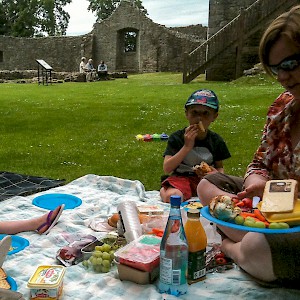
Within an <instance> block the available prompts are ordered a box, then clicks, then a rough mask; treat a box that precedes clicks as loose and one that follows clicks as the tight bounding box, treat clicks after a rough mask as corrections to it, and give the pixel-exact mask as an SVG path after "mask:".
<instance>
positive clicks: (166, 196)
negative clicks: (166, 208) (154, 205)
mask: <svg viewBox="0 0 300 300" xmlns="http://www.w3.org/2000/svg"><path fill="white" fill-rule="evenodd" d="M173 195H178V196H180V197H181V198H182V199H183V194H182V192H181V191H180V190H178V189H176V188H173V187H171V186H170V187H168V188H165V187H162V188H161V189H160V197H161V199H162V201H163V202H168V203H169V202H170V197H171V196H173Z"/></svg>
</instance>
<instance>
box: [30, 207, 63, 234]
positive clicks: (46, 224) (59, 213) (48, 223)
mask: <svg viewBox="0 0 300 300" xmlns="http://www.w3.org/2000/svg"><path fill="white" fill-rule="evenodd" d="M59 207H60V208H59V210H58V212H57V215H56V217H55V218H54V219H53V220H52V221H51V216H52V214H53V210H51V211H50V212H49V214H48V216H47V221H46V222H45V223H43V224H42V225H41V226H40V227H39V228H38V229H37V230H36V231H37V232H38V233H39V234H47V233H49V231H50V230H51V229H52V228H53V227H54V226H55V225H56V223H57V222H58V219H59V217H60V216H61V214H62V212H63V210H64V208H65V205H64V204H62V205H60V206H59ZM45 226H48V228H47V229H46V230H45V231H44V232H40V230H41V229H42V228H43V227H45Z"/></svg>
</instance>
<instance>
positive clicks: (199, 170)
mask: <svg viewBox="0 0 300 300" xmlns="http://www.w3.org/2000/svg"><path fill="white" fill-rule="evenodd" d="M193 171H194V172H195V173H196V174H197V175H198V176H199V177H203V176H204V175H206V174H207V173H209V172H211V171H212V168H211V167H210V166H209V164H207V163H206V162H205V161H202V162H201V163H200V165H196V166H194V167H193Z"/></svg>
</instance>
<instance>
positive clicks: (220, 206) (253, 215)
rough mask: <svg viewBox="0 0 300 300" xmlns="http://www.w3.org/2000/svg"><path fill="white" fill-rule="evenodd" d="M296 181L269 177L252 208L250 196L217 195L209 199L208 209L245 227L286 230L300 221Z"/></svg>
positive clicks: (227, 220) (221, 217)
mask: <svg viewBox="0 0 300 300" xmlns="http://www.w3.org/2000/svg"><path fill="white" fill-rule="evenodd" d="M297 194H298V186H297V183H296V181H295V180H270V181H268V182H267V184H266V188H265V190H264V194H263V199H262V201H261V202H259V203H258V204H257V206H256V207H253V206H254V205H253V199H250V198H244V199H242V200H239V199H238V198H234V197H233V198H231V197H229V196H226V195H219V196H216V197H214V198H212V199H211V202H210V204H209V211H210V214H211V215H212V216H214V217H215V218H217V219H219V220H223V221H226V222H231V223H235V224H238V225H244V226H247V227H256V228H268V229H287V228H289V227H290V226H292V225H299V224H300V200H299V199H297V196H296V195H297Z"/></svg>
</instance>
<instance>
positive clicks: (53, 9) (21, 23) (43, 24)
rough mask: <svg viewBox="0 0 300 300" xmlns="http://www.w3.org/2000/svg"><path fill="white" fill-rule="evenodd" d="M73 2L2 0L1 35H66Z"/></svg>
mask: <svg viewBox="0 0 300 300" xmlns="http://www.w3.org/2000/svg"><path fill="white" fill-rule="evenodd" d="M71 2H72V0H0V34H1V35H9V36H18V37H34V36H45V35H51V36H53V35H65V34H66V31H67V28H68V24H69V19H70V15H69V14H68V13H67V12H66V11H64V10H63V7H64V6H65V5H66V4H69V3H71Z"/></svg>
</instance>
